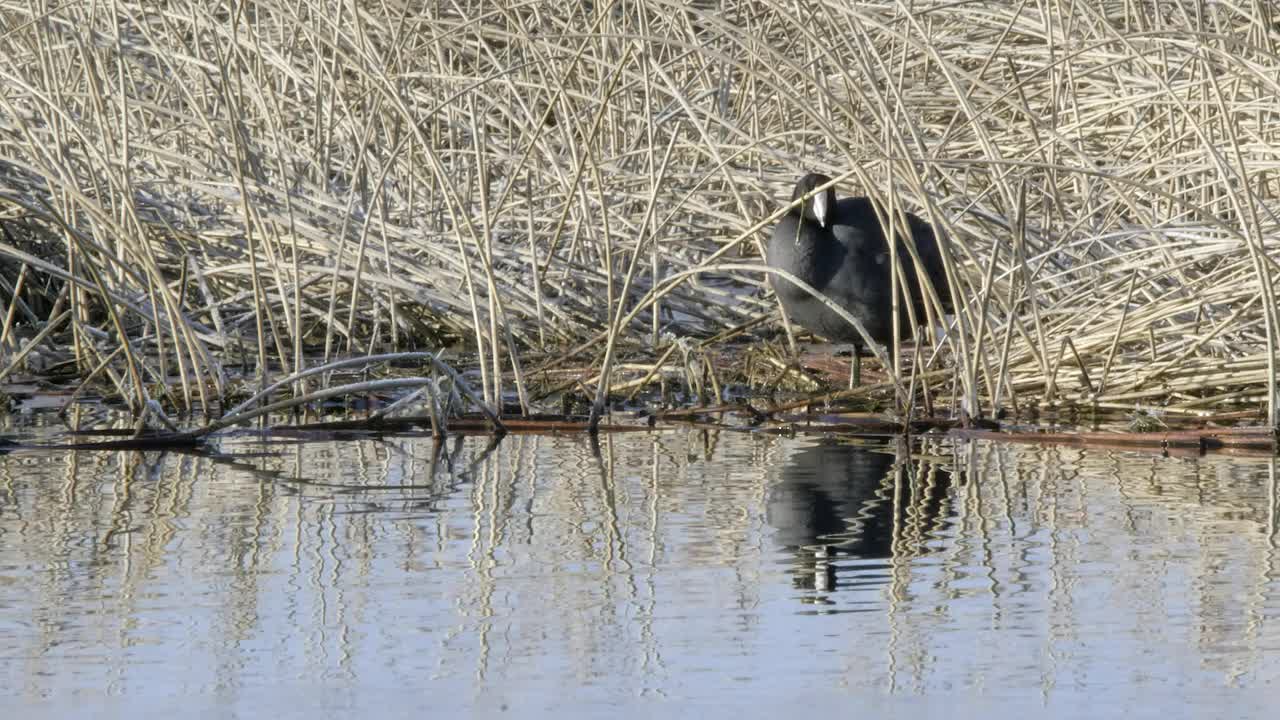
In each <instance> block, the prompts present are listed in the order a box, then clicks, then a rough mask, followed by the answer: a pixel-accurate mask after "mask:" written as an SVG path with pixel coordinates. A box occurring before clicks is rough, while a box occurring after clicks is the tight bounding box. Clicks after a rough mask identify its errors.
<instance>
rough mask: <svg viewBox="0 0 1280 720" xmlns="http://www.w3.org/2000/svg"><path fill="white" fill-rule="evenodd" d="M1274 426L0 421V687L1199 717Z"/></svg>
mask: <svg viewBox="0 0 1280 720" xmlns="http://www.w3.org/2000/svg"><path fill="white" fill-rule="evenodd" d="M1273 463H1274V461H1272V460H1271V459H1262V460H1257V459H1242V458H1233V457H1225V456H1219V457H1176V458H1169V457H1160V456H1156V455H1150V454H1141V453H1129V452H1115V451H1090V450H1085V449H1080V448H1067V447H1026V446H1014V445H1001V444H990V443H982V442H967V441H948V440H927V441H924V442H923V443H921V442H917V443H915V444H914V445H913V446H911V447H908V446H907V445H906V444H905V443H902V442H896V443H895V442H890V443H887V444H867V443H854V442H849V441H840V440H835V439H830V438H825V439H824V438H814V437H809V438H804V437H801V438H791V439H789V438H780V437H773V436H755V435H747V434H736V433H721V434H716V433H709V432H704V431H668V432H655V433H640V434H625V435H614V436H611V437H607V438H604V439H602V441H601V442H600V444H599V445H598V447H597V446H593V444H592V443H591V442H590V441H589V440H588V439H586V438H581V437H568V436H563V437H534V436H520V437H511V438H507V439H505V440H503V441H502V442H501V443H499V444H496V445H491V444H490V443H489V441H488V440H487V439H486V438H469V439H466V440H460V441H450V442H448V443H446V444H445V445H443V446H436V445H434V444H433V442H432V440H431V439H430V438H419V437H393V438H385V439H380V440H374V439H369V440H359V441H339V440H326V441H320V442H306V443H302V442H298V441H296V440H294V439H289V438H277V439H275V440H274V441H270V442H268V441H264V440H263V439H262V438H259V437H255V436H238V437H234V438H228V439H226V440H223V441H221V442H220V444H219V445H218V446H217V447H215V448H212V449H211V451H209V452H203V453H201V454H182V453H174V452H169V453H159V452H154V453H135V452H92V453H91V452H75V453H65V452H62V453H53V452H50V453H31V452H20V453H14V454H11V455H7V456H0V708H4V709H6V710H10V711H11V712H6V713H5V714H6V716H9V717H55V716H68V717H70V716H75V717H85V716H92V717H122V718H124V717H128V718H136V717H139V716H143V717H147V716H153V715H154V716H171V715H174V714H181V715H192V714H194V715H196V716H198V717H241V716H242V717H263V716H268V717H309V718H311V717H326V716H349V715H350V714H353V713H355V712H362V713H370V712H372V713H374V716H376V717H421V716H423V715H424V714H432V715H435V716H444V717H448V716H459V715H461V716H481V717H487V716H493V715H499V714H503V713H504V712H506V713H517V714H518V715H516V716H521V717H536V716H549V715H553V714H554V715H557V716H560V715H568V716H574V717H599V716H601V715H604V714H605V713H609V714H610V715H611V716H620V717H650V716H653V717H658V716H661V717H668V716H671V715H672V714H673V713H675V712H677V711H680V712H682V713H687V712H688V711H690V710H692V709H697V710H698V711H699V712H700V713H705V714H707V715H708V716H710V717H735V716H744V713H745V716H746V717H760V716H766V715H772V714H775V713H782V712H785V713H792V714H794V713H795V712H797V711H801V712H806V713H809V712H815V711H816V712H822V711H827V710H830V711H833V712H838V713H841V714H842V715H851V714H860V715H864V716H868V717H876V716H885V715H898V716H910V717H920V716H930V715H935V716H947V717H984V718H991V717H1005V716H1012V717H1024V716H1026V714H1027V713H1034V714H1035V716H1037V717H1081V716H1104V717H1114V716H1117V715H1120V714H1122V713H1123V714H1124V715H1127V716H1130V717H1160V718H1170V717H1204V716H1221V715H1222V713H1223V711H1224V708H1230V712H1228V714H1229V715H1232V716H1237V717H1239V716H1259V717H1260V716H1263V715H1264V714H1269V712H1268V707H1269V703H1268V702H1267V701H1268V700H1269V699H1271V697H1273V696H1274V692H1273V691H1270V687H1271V686H1273V685H1274V683H1275V682H1276V681H1277V680H1280V617H1278V616H1280V584H1278V581H1280V560H1278V557H1280V556H1278V554H1277V549H1276V510H1277V499H1276V492H1275V482H1276V476H1275V468H1274V464H1273Z"/></svg>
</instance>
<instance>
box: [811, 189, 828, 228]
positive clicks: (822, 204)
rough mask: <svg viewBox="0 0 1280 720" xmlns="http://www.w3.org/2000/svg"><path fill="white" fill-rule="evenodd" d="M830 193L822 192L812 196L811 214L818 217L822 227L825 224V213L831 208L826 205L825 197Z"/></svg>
mask: <svg viewBox="0 0 1280 720" xmlns="http://www.w3.org/2000/svg"><path fill="white" fill-rule="evenodd" d="M830 195H831V193H828V192H823V193H820V194H818V195H814V196H813V216H814V217H816V218H818V224H819V225H821V226H822V227H824V228H825V227H826V226H827V213H828V212H829V211H830V210H831V208H829V207H827V198H828V197H829V196H830Z"/></svg>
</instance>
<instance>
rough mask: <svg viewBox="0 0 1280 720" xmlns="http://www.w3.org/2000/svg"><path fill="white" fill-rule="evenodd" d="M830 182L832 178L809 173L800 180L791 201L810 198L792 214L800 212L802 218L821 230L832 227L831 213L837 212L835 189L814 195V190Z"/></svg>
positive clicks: (829, 188)
mask: <svg viewBox="0 0 1280 720" xmlns="http://www.w3.org/2000/svg"><path fill="white" fill-rule="evenodd" d="M830 182H831V178H829V177H827V176H826V175H823V174H821V173H809V174H808V175H805V176H804V177H802V178H800V182H797V183H796V189H795V190H794V191H793V192H792V193H791V201H792V202H795V201H796V200H799V199H800V198H802V197H805V196H809V197H807V198H806V199H805V201H804V204H803V205H800V206H797V208H796V210H793V211H792V212H796V211H798V212H799V213H800V216H801V217H803V218H805V219H806V220H812V221H813V222H816V223H818V226H819V227H821V228H827V227H830V225H831V213H832V212H834V211H835V206H836V190H835V188H834V187H828V188H826V189H825V190H822V191H821V192H819V193H817V194H813V191H814V190H816V189H817V188H819V187H822V186H823V185H826V184H828V183H830Z"/></svg>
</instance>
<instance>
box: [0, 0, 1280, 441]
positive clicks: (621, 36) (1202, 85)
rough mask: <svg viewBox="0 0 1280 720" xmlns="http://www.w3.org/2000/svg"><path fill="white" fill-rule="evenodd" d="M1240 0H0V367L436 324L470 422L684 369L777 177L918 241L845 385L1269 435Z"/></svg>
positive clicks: (717, 382)
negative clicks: (882, 342) (1258, 426)
mask: <svg viewBox="0 0 1280 720" xmlns="http://www.w3.org/2000/svg"><path fill="white" fill-rule="evenodd" d="M1274 13H1275V11H1274V10H1273V9H1272V8H1271V6H1270V3H1268V2H1265V1H1264V0H1256V1H1255V0H1223V1H1219V2H1211V3H1207V2H1199V1H1192V0H1165V1H1163V2H1141V1H1137V0H1107V1H1105V2H1087V3H1086V2H1068V1H1066V0H1021V1H1020V2H1014V3H1006V2H994V1H992V2H986V1H982V2H942V1H939V2H905V1H899V2H890V1H888V0H870V1H865V2H857V3H852V2H847V1H846V0H815V1H811V2H810V1H804V2H801V1H793V0H785V1H784V0H777V1H770V0H739V1H734V0H722V1H719V2H712V1H710V0H690V1H688V2H684V1H681V2H676V1H668V0H616V1H615V2H604V1H599V2H577V3H563V2H550V1H542V0H534V1H528V2H514V1H507V0H499V1H497V2H477V1H475V0H457V1H456V2H447V3H445V2H416V1H413V0H399V1H397V0H383V1H380V2H373V1H360V2H348V1H347V0H333V1H324V0H306V1H305V2H279V1H278V0H262V1H260V2H253V3H235V2H224V3H204V2H193V1H186V0H168V1H167V2H154V1H147V2H132V1H130V0H114V1H113V2H111V3H57V2H52V1H44V0H21V1H19V0H0V300H3V307H2V308H0V309H2V310H3V311H4V312H5V315H4V319H3V330H2V334H0V350H3V354H0V379H2V378H3V377H4V376H10V375H11V374H13V373H14V372H15V371H22V372H37V373H49V372H55V371H58V370H68V371H71V372H74V374H75V375H77V376H78V377H80V378H82V379H84V380H86V381H89V382H91V383H93V384H94V387H97V388H99V390H100V391H101V392H105V393H107V394H110V395H115V396H118V397H119V398H120V399H122V400H123V401H125V402H127V403H128V404H129V405H130V406H131V407H133V408H134V410H135V411H136V412H139V413H142V412H144V409H145V408H151V409H152V410H153V411H154V410H155V409H156V407H157V405H159V406H161V407H162V408H163V410H162V412H178V413H181V412H185V411H187V410H190V409H192V408H204V409H206V410H207V409H209V408H211V407H221V406H222V404H223V403H227V402H228V401H229V400H230V399H231V397H232V396H237V399H243V397H248V396H251V395H255V394H257V393H259V392H260V391H261V390H263V389H265V388H267V387H269V386H273V385H275V386H277V387H278V391H277V392H282V393H286V394H290V395H291V396H292V397H295V398H305V397H307V396H308V393H310V392H314V390H315V387H314V386H311V387H309V386H308V384H309V383H313V382H315V380H316V378H315V377H310V378H304V377H303V374H305V373H306V372H307V371H308V369H309V368H313V367H314V366H316V365H317V364H320V363H326V362H333V361H336V360H341V359H345V358H355V357H360V356H372V355H376V354H379V353H397V352H405V351H410V350H419V349H424V350H429V351H433V352H434V351H437V350H440V349H441V348H446V347H448V348H450V352H449V353H448V354H447V355H448V358H449V362H450V363H452V364H453V365H454V366H456V367H458V368H459V369H461V370H464V371H465V373H464V374H465V376H466V377H467V378H470V381H471V382H473V383H474V384H475V385H476V386H477V387H478V389H477V390H476V393H475V396H476V401H475V402H476V403H482V404H484V405H487V406H489V407H491V408H493V409H494V410H495V411H497V412H502V411H503V405H504V404H508V405H512V406H514V405H519V407H520V408H521V410H523V411H526V412H527V411H529V410H530V408H531V407H533V406H536V405H537V404H538V403H539V400H540V398H541V397H544V396H546V395H547V393H548V392H551V391H554V390H561V391H563V390H566V389H567V390H569V391H571V392H575V393H581V394H582V395H583V396H585V397H586V398H588V399H589V400H591V401H592V403H593V405H594V407H595V408H596V409H597V410H598V409H599V408H602V407H604V405H605V403H606V401H607V399H608V398H609V397H612V396H617V395H618V394H620V393H623V394H625V393H630V392H634V391H635V390H636V389H637V388H638V387H641V386H656V385H657V384H659V383H665V382H674V383H677V384H684V385H689V384H691V383H700V382H703V380H700V379H699V378H702V379H705V381H706V382H707V384H708V386H709V387H710V388H711V389H712V390H713V391H714V394H717V395H722V394H724V392H725V385H726V384H727V382H728V379H729V378H730V377H731V376H733V374H734V367H733V358H734V357H737V356H741V355H742V354H743V347H744V345H743V344H742V342H741V338H742V337H744V335H743V332H742V331H745V332H746V333H756V334H759V333H762V332H764V331H767V330H768V329H770V328H774V329H776V328H779V327H781V325H780V317H779V314H778V310H777V306H776V303H775V302H774V301H773V299H772V296H771V295H770V294H769V293H768V292H767V285H766V283H765V279H766V276H767V273H766V272H765V271H764V270H763V268H762V267H761V262H762V261H761V259H760V256H761V253H760V250H761V248H762V243H763V242H764V241H765V240H766V239H767V233H768V230H769V228H770V226H771V224H772V222H771V218H772V217H776V215H777V213H778V212H779V211H780V210H781V208H782V207H783V205H784V202H783V199H784V198H786V197H788V195H789V190H790V186H791V184H792V183H793V182H794V180H795V179H796V178H797V177H798V176H799V175H800V174H801V173H802V172H804V171H807V170H816V171H822V172H826V173H828V174H831V175H832V176H835V177H837V178H839V179H840V181H841V185H840V189H841V191H842V192H844V193H856V194H868V195H871V196H873V197H875V198H876V199H877V200H878V202H879V203H880V204H881V205H882V206H883V207H884V208H885V209H886V210H887V211H888V212H889V213H890V215H892V214H893V213H894V212H896V211H897V209H905V210H908V211H911V212H915V213H917V214H919V215H921V216H923V217H925V218H927V219H928V220H929V221H930V222H932V223H933V224H934V226H935V227H937V228H939V229H941V230H942V231H943V232H944V233H945V234H946V236H947V238H948V242H946V243H944V245H945V247H946V249H947V252H946V255H947V262H948V272H949V275H950V277H951V278H952V286H953V292H954V295H955V301H956V302H955V305H956V306H957V308H958V310H957V312H956V314H955V315H954V316H953V317H952V318H951V319H950V321H949V324H948V325H947V331H946V333H945V335H942V336H940V339H937V340H936V341H934V339H933V338H928V339H926V340H922V341H921V342H919V343H917V345H919V346H920V351H919V352H918V353H916V356H917V359H913V360H911V361H909V362H904V360H903V358H904V357H906V356H905V355H903V354H902V353H900V352H898V351H897V350H896V349H894V348H889V349H888V350H889V354H888V355H887V356H886V361H887V364H888V365H889V366H890V367H889V377H890V382H889V383H888V384H887V385H885V386H884V387H882V388H879V389H877V387H876V386H871V387H868V388H865V389H864V390H862V392H863V393H875V392H881V391H884V392H889V390H885V389H884V388H892V387H895V386H896V387H897V388H898V391H897V400H898V401H899V402H900V403H907V402H910V401H911V398H913V397H916V396H918V395H919V394H920V393H924V392H927V393H930V394H932V395H936V396H937V398H936V399H938V400H943V401H945V402H946V403H947V404H948V405H949V406H950V407H951V408H953V409H954V410H957V411H963V412H966V413H969V414H971V415H978V414H982V415H991V414H994V413H995V412H997V411H998V410H999V409H1001V408H1019V407H1024V406H1039V405H1044V404H1050V403H1073V404H1089V405H1097V406H1101V407H1132V406H1133V405H1135V404H1141V405H1147V406H1162V407H1165V408H1167V410H1169V411H1172V412H1198V411H1202V410H1203V411H1207V410H1208V409H1211V408H1221V407H1222V406H1229V405H1239V406H1242V407H1246V408H1247V407H1265V408H1266V411H1265V412H1266V417H1267V420H1268V422H1269V424H1271V425H1272V426H1275V425H1276V420H1277V415H1276V412H1277V407H1276V386H1275V378H1276V339H1277V320H1278V319H1277V311H1276V301H1275V287H1274V283H1275V276H1276V275H1277V272H1278V269H1277V267H1276V251H1275V249H1274V248H1275V243H1276V234H1277V231H1278V229H1280V218H1278V216H1277V207H1278V205H1280V204H1278V203H1277V200H1276V196H1277V193H1278V192H1280V176H1278V174H1277V172H1276V171H1277V168H1278V167H1280V164H1278V160H1280V102H1278V99H1280V92H1278V91H1280V56H1277V54H1276V50H1277V42H1278V41H1280V24H1277V21H1278V20H1280V18H1277V17H1276V16H1275V15H1274ZM735 331H737V332H735ZM779 346H780V347H781V346H782V345H781V343H780V341H779ZM784 354H785V353H784ZM431 357H432V358H433V359H438V358H440V357H442V356H441V355H439V354H438V353H436V354H433V355H431ZM913 369H914V371H915V372H912V371H913ZM246 371H247V372H246ZM912 377H919V378H921V379H923V378H932V380H931V381H930V382H929V383H927V385H926V384H925V383H922V382H915V381H913V380H912V379H911V378H912ZM282 380H286V381H287V382H281V381H282ZM926 387H927V389H926ZM264 402H265V400H264Z"/></svg>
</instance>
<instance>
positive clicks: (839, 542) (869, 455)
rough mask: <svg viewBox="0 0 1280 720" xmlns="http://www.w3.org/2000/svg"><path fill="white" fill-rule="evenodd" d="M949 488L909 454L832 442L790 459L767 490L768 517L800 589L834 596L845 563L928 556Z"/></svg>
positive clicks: (945, 478) (941, 474)
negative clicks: (841, 564)
mask: <svg viewBox="0 0 1280 720" xmlns="http://www.w3.org/2000/svg"><path fill="white" fill-rule="evenodd" d="M895 461H901V463H902V464H901V465H900V466H899V467H895ZM895 478H896V479H895ZM950 484H951V475H950V473H948V472H946V471H945V470H943V469H942V468H940V467H937V466H930V465H928V464H926V463H923V462H920V461H916V460H912V459H911V458H910V457H909V455H908V454H907V453H906V450H905V448H900V449H899V451H898V454H897V455H896V456H895V455H894V453H893V452H891V450H890V448H885V447H879V448H877V447H871V446H866V445H850V444H847V443H844V442H840V441H838V440H832V439H826V440H822V441H820V442H819V443H818V444H815V445H811V446H809V447H806V448H804V449H803V450H800V451H799V452H797V453H795V454H794V455H792V456H791V459H790V460H789V461H788V462H787V464H786V465H785V466H784V467H783V468H782V470H781V473H780V477H779V478H778V480H777V481H776V482H775V483H774V485H773V486H772V487H771V488H770V489H769V496H768V502H767V506H766V515H767V520H768V522H769V525H770V526H772V527H773V529H774V535H773V538H774V541H775V542H777V543H778V544H779V545H781V546H783V547H785V548H786V549H787V550H788V551H789V552H791V553H794V556H795V559H796V576H795V582H796V584H797V586H799V587H802V588H807V589H813V590H818V591H820V592H829V591H834V590H837V589H839V586H840V585H841V584H842V583H841V582H840V581H839V579H838V578H837V566H836V562H837V561H838V560H839V559H840V558H856V559H862V560H877V559H887V558H889V557H892V556H893V554H894V552H895V549H896V551H897V552H898V553H899V554H916V553H920V552H922V551H923V549H924V541H925V540H927V539H928V537H927V535H928V533H929V531H930V530H931V529H932V528H935V527H936V526H937V522H938V519H939V518H940V517H941V515H942V512H941V511H942V509H943V507H944V502H945V500H946V495H947V489H948V487H949V486H950ZM895 487H896V489H895ZM895 526H896V531H895ZM878 575H879V576H880V577H881V578H882V577H883V572H880V573H878ZM863 581H865V576H864V580H863ZM845 584H848V585H850V586H852V585H854V584H858V581H857V580H852V581H850V582H848V583H845Z"/></svg>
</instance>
